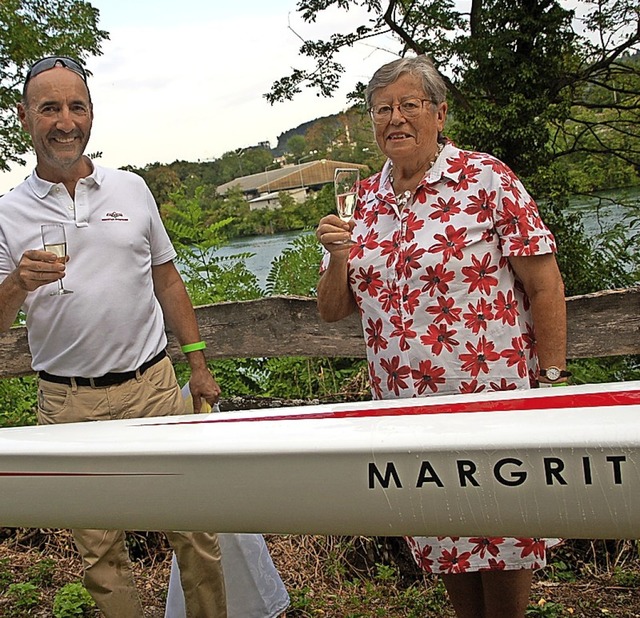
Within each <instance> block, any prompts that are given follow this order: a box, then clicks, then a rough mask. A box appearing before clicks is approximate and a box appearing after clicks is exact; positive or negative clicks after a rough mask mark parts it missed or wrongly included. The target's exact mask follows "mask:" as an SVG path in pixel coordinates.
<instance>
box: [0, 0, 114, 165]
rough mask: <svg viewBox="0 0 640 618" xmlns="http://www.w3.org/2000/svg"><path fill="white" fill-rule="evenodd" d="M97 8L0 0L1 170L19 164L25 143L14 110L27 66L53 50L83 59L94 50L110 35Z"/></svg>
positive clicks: (61, 0) (63, 1)
mask: <svg viewBox="0 0 640 618" xmlns="http://www.w3.org/2000/svg"><path fill="white" fill-rule="evenodd" d="M99 15H100V13H99V11H98V10H97V9H95V8H93V7H92V6H91V5H90V4H89V3H88V2H84V1H83V0H2V2H0V29H1V32H2V36H1V38H0V136H1V137H2V139H1V140H0V170H3V171H7V170H8V169H9V164H10V163H20V164H24V160H23V159H22V158H21V156H20V155H22V154H24V153H25V152H27V150H28V149H29V142H28V137H27V135H26V134H25V133H24V132H23V131H22V129H21V128H20V125H19V123H18V119H17V115H16V112H15V108H16V104H17V103H18V101H19V100H20V98H21V96H22V90H21V89H22V83H23V82H24V78H25V76H26V73H27V70H28V69H29V66H30V65H31V64H32V63H33V62H34V61H35V60H37V59H38V58H41V57H43V56H49V55H54V54H60V55H64V56H73V57H76V58H78V59H79V60H84V59H86V58H87V57H88V56H91V55H99V54H100V53H101V52H100V46H101V43H102V42H103V41H104V40H105V39H108V38H109V35H108V33H107V32H105V31H104V30H100V29H99V28H98V19H99Z"/></svg>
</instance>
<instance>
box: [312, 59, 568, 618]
mask: <svg viewBox="0 0 640 618" xmlns="http://www.w3.org/2000/svg"><path fill="white" fill-rule="evenodd" d="M366 97H367V105H368V107H369V110H370V114H371V118H372V121H373V128H374V132H375V137H376V141H377V143H378V146H379V147H380V149H381V150H382V152H383V153H384V154H385V155H386V156H387V157H388V160H387V162H386V163H385V165H384V167H383V169H382V171H381V172H380V173H378V174H375V175H373V176H371V177H370V178H368V179H366V180H365V181H363V182H362V183H361V185H360V189H359V195H358V204H357V208H356V213H355V215H354V218H353V220H352V221H350V222H349V223H343V222H342V221H341V220H340V219H339V218H338V217H337V216H335V215H329V216H326V217H324V218H323V219H322V220H321V221H320V223H319V225H318V228H317V231H316V235H317V237H318V239H319V241H320V242H321V243H322V245H323V246H324V248H325V249H326V251H327V252H328V256H326V258H325V261H324V263H323V271H324V272H323V274H322V276H321V279H320V282H319V284H318V307H319V311H320V314H321V316H322V318H323V319H324V320H327V321H335V320H340V319H342V318H344V317H346V316H348V315H350V314H351V313H352V312H354V311H356V310H358V311H359V312H360V315H361V318H362V324H363V330H364V333H365V339H366V343H367V356H368V361H369V377H370V382H371V390H372V394H373V397H374V398H376V399H386V398H396V397H420V396H426V395H441V394H453V393H471V392H479V391H483V390H484V391H488V390H507V389H526V388H530V387H531V386H535V385H536V384H537V383H538V382H551V381H556V382H562V381H565V380H566V376H567V372H566V371H565V370H564V368H565V349H566V324H565V302H564V287H563V284H562V279H561V276H560V273H559V271H558V267H557V264H556V260H555V256H554V253H555V242H554V239H553V237H552V235H551V233H550V232H549V230H548V229H547V228H546V226H545V225H544V224H543V222H542V221H541V219H540V215H539V214H538V210H537V207H536V205H535V203H534V202H533V200H532V199H531V197H529V195H528V194H527V192H526V191H525V189H524V187H523V186H522V184H521V183H520V181H519V180H518V178H516V176H515V175H514V174H513V172H511V170H510V169H509V168H508V167H507V166H506V165H504V164H503V163H501V162H500V161H498V160H496V159H495V158H493V157H491V156H489V155H487V154H481V153H475V152H466V151H463V150H460V149H458V148H456V147H455V146H454V145H453V144H452V143H450V142H447V140H446V139H444V137H443V135H442V131H443V129H444V125H445V120H446V116H447V103H446V87H445V85H444V83H443V81H442V79H441V78H440V76H439V75H438V73H437V71H436V70H435V68H434V67H433V65H432V63H431V62H430V61H429V60H428V59H427V58H426V57H423V56H421V57H418V58H406V59H400V60H396V61H394V62H391V63H389V64H387V65H385V66H383V67H381V68H380V69H378V71H376V73H375V74H374V76H373V78H372V80H371V82H370V83H369V85H368V87H367V91H366ZM534 333H535V334H534ZM407 541H408V543H409V546H410V548H411V550H412V553H413V555H414V558H415V559H416V561H417V562H418V564H419V565H420V566H421V567H422V568H423V569H424V570H426V571H427V572H433V573H439V574H441V575H442V577H443V579H444V583H445V586H446V588H447V591H448V593H449V596H450V598H451V602H452V604H453V607H454V609H455V611H456V614H457V616H458V617H459V618H516V617H519V616H524V612H525V608H526V606H527V603H528V598H529V593H530V587H531V578H532V571H533V569H536V568H540V567H542V566H544V565H545V560H546V557H545V541H544V540H539V539H505V538H490V539H483V538H471V539H469V538H455V539H453V538H425V537H414V538H410V539H407Z"/></svg>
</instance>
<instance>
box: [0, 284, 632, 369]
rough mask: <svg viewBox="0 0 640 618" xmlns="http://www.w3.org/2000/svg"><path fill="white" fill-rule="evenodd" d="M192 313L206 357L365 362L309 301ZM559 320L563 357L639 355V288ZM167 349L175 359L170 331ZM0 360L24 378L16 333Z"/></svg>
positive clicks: (587, 301) (344, 329)
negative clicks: (564, 339) (564, 324)
mask: <svg viewBox="0 0 640 618" xmlns="http://www.w3.org/2000/svg"><path fill="white" fill-rule="evenodd" d="M196 314H197V316H198V323H199V324H200V331H201V334H202V337H203V339H204V340H205V341H206V342H207V344H208V347H207V350H206V354H207V357H208V358H209V359H222V358H260V357H273V356H327V357H337V356H350V357H356V358H363V357H364V356H365V346H364V340H363V336H362V328H361V325H360V320H359V319H358V317H357V316H356V315H352V316H350V317H349V318H348V319H346V320H342V321H340V322H335V323H332V324H327V323H325V322H322V321H321V320H320V317H319V316H318V311H317V309H316V303H315V300H314V299H310V298H301V297H292V296H272V297H269V298H264V299H260V300H255V301H243V302H231V303H218V304H215V305H206V306H203V307H198V308H197V309H196ZM567 315H568V317H567V321H568V339H569V342H568V356H569V358H595V357H601V356H620V355H624V354H640V287H636V288H631V289H626V290H612V291H604V292H596V293H594V294H587V295H584V296H573V297H571V298H568V299H567ZM106 337H108V335H105V338H106ZM105 343H106V342H105ZM168 350H169V353H170V354H171V355H172V357H173V358H174V359H179V358H181V354H180V350H179V346H178V344H177V342H176V340H175V338H174V337H173V336H172V335H171V333H169V347H168ZM0 358H1V359H3V361H4V362H3V363H2V367H0V377H4V378H7V377H15V376H21V375H27V374H30V373H32V371H31V355H30V354H29V348H28V345H27V334H26V329H25V328H24V327H15V328H12V329H11V330H10V331H9V332H7V333H2V334H0Z"/></svg>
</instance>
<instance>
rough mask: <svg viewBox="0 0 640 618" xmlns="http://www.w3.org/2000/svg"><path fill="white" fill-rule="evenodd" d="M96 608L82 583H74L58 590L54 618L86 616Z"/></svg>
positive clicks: (54, 604) (54, 603)
mask: <svg viewBox="0 0 640 618" xmlns="http://www.w3.org/2000/svg"><path fill="white" fill-rule="evenodd" d="M95 606H96V604H95V602H94V600H93V599H92V598H91V595H90V594H89V593H88V592H87V589H86V588H85V587H84V586H83V585H82V584H81V583H80V582H72V583H70V584H67V585H66V586H63V587H62V588H60V590H58V593H57V594H56V598H55V599H54V601H53V616H54V618H73V617H74V616H86V615H88V612H89V611H90V610H91V609H93V608H94V607H95Z"/></svg>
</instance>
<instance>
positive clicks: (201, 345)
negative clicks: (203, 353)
mask: <svg viewBox="0 0 640 618" xmlns="http://www.w3.org/2000/svg"><path fill="white" fill-rule="evenodd" d="M206 347H207V344H206V343H205V342H204V341H198V342H196V343H187V344H186V345H183V346H180V349H181V350H182V353H183V354H189V352H197V351H198V350H204V349H205V348H206Z"/></svg>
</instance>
